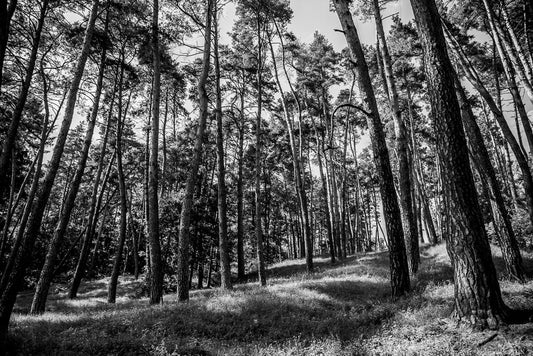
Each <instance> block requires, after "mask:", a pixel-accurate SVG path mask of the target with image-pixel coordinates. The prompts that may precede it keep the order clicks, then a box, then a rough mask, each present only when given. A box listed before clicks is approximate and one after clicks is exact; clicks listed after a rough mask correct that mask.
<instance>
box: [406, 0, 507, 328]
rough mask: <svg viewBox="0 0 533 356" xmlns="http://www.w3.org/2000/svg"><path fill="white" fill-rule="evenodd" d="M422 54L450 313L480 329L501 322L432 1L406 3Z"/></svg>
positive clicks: (501, 309) (497, 293)
mask: <svg viewBox="0 0 533 356" xmlns="http://www.w3.org/2000/svg"><path fill="white" fill-rule="evenodd" d="M411 5H412V7H413V11H414V14H415V21H416V23H417V27H418V32H419V36H420V39H421V43H422V46H423V50H424V64H425V65H424V67H425V72H426V77H427V81H428V91H429V98H430V103H431V108H432V112H433V115H434V116H435V118H434V123H433V126H434V129H435V136H436V137H437V154H438V157H439V164H440V169H441V177H442V181H443V190H444V203H445V208H446V210H447V211H451V212H453V215H452V216H450V217H449V219H450V221H449V226H450V227H451V228H450V231H449V233H448V234H447V235H446V236H445V238H446V247H447V250H448V254H449V256H450V260H451V262H452V267H453V270H454V287H455V288H454V289H455V312H456V315H457V317H458V318H459V319H461V320H464V321H467V322H469V323H472V324H474V325H477V326H480V327H486V326H494V325H497V324H498V322H499V321H501V320H503V319H505V318H506V312H507V307H506V306H505V304H504V303H503V300H502V297H501V291H500V286H499V283H498V279H497V275H496V269H495V267H494V263H493V261H492V256H491V252H490V246H489V243H488V239H487V235H486V232H485V226H484V224H483V218H482V216H481V209H480V206H479V202H478V197H477V194H476V188H475V185H474V179H473V176H472V171H471V169H470V162H469V158H468V149H467V145H466V139H465V133H464V130H463V127H462V124H461V116H460V107H459V103H458V101H457V96H456V94H455V90H454V78H453V67H452V65H451V62H450V59H449V57H448V53H447V51H446V46H445V39H444V34H443V31H442V27H441V24H440V20H439V14H438V11H437V6H436V5H435V1H434V0H429V1H428V0H411Z"/></svg>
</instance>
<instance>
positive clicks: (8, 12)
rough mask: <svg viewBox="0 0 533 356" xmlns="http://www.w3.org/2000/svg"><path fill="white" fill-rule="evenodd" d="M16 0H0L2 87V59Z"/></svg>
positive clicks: (0, 85) (0, 71) (0, 72)
mask: <svg viewBox="0 0 533 356" xmlns="http://www.w3.org/2000/svg"><path fill="white" fill-rule="evenodd" d="M16 7H17V0H11V1H9V2H8V0H0V88H1V87H2V74H3V68H4V59H5V56H6V49H7V40H8V39H9V30H10V28H9V27H10V24H11V18H12V17H13V14H14V13H15V9H16Z"/></svg>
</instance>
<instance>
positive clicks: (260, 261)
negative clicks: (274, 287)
mask: <svg viewBox="0 0 533 356" xmlns="http://www.w3.org/2000/svg"><path fill="white" fill-rule="evenodd" d="M261 32H262V31H261V19H260V16H259V14H258V15H257V42H258V43H257V47H258V50H257V117H256V120H255V172H254V178H255V187H254V191H255V243H256V250H257V272H258V277H259V284H260V285H261V286H266V268H265V261H264V256H263V227H262V215H263V207H262V204H263V200H262V197H261V173H262V165H261V130H262V129H261V111H262V105H263V75H262V72H263V56H262V50H263V43H262V39H261V38H262V33H261Z"/></svg>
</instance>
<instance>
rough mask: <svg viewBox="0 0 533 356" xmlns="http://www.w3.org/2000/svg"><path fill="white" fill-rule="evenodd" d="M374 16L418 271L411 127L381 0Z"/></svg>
mask: <svg viewBox="0 0 533 356" xmlns="http://www.w3.org/2000/svg"><path fill="white" fill-rule="evenodd" d="M373 4H374V18H375V20H376V30H377V32H378V37H379V44H380V47H381V53H382V57H383V69H384V71H385V79H386V82H387V86H388V88H389V93H390V96H389V101H390V104H391V109H392V112H393V119H394V131H395V134H396V154H397V155H398V188H399V189H398V190H399V193H400V208H401V209H400V211H401V214H402V223H403V227H404V230H403V231H404V237H405V245H406V247H407V256H408V259H409V260H408V262H409V268H410V271H411V273H413V274H414V273H416V272H417V271H418V264H419V263H420V248H419V245H418V231H417V230H418V229H417V225H416V220H415V216H414V212H413V203H412V197H411V185H412V182H411V176H410V169H409V158H408V152H407V149H408V144H407V129H406V127H405V123H404V122H403V120H402V114H401V111H400V104H399V101H398V91H397V90H396V82H395V80H394V73H393V71H392V61H391V57H390V54H389V48H388V47H387V40H386V38H385V31H384V30H383V21H382V20H381V13H380V6H379V2H378V0H373Z"/></svg>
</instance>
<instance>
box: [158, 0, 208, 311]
mask: <svg viewBox="0 0 533 356" xmlns="http://www.w3.org/2000/svg"><path fill="white" fill-rule="evenodd" d="M206 10H207V11H206V27H205V43H204V54H203V62H202V63H203V65H202V72H201V74H200V78H199V80H198V97H199V98H200V115H199V118H198V127H197V131H196V141H195V144H194V151H193V157H192V161H191V167H190V169H189V173H188V176H187V183H186V186H185V196H184V198H183V204H182V208H181V218H180V227H179V243H178V256H177V257H178V273H177V284H178V300H179V301H180V302H183V301H187V300H189V235H190V225H191V211H192V203H193V196H194V188H195V186H196V183H197V178H198V168H199V166H200V159H201V155H202V145H203V138H204V132H205V127H206V121H207V110H208V108H207V104H208V100H209V98H208V97H207V92H206V83H207V77H208V75H209V63H210V57H211V23H212V21H211V20H212V17H213V15H212V12H213V0H208V3H207V9H206ZM152 213H153V212H152V211H150V215H151V214H152Z"/></svg>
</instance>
